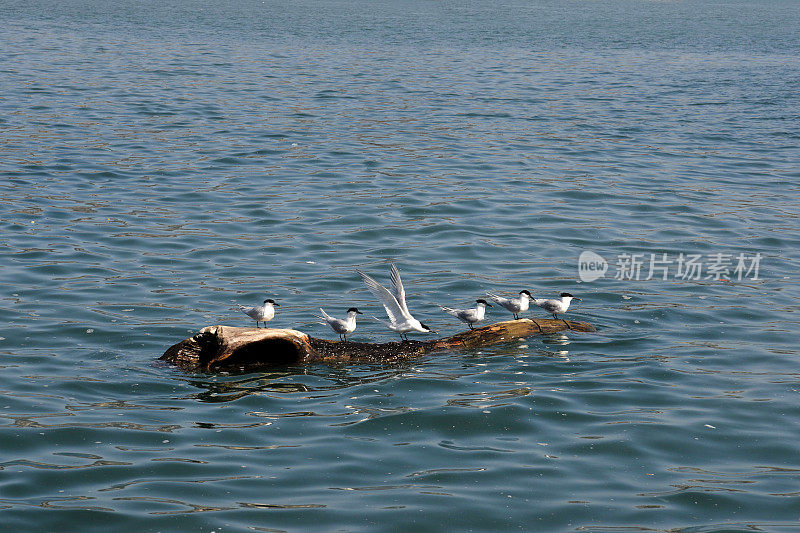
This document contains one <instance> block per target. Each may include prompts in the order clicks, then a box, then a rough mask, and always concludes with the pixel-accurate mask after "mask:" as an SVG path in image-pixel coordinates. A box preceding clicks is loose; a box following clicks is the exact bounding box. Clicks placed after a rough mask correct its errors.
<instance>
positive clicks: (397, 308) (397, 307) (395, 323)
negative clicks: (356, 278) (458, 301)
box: [356, 265, 435, 340]
mask: <svg viewBox="0 0 800 533" xmlns="http://www.w3.org/2000/svg"><path fill="white" fill-rule="evenodd" d="M356 272H358V273H359V274H360V275H361V278H362V279H363V280H364V283H366V285H367V288H368V289H369V290H370V292H372V294H374V295H375V297H376V298H377V299H378V300H380V301H381V303H382V304H383V307H384V309H386V314H387V315H388V316H389V322H384V321H383V320H380V319H378V318H375V317H372V318H375V320H377V321H378V322H381V323H383V324H385V325H386V327H388V328H389V329H391V330H392V331H396V332H397V333H399V334H400V338H401V339H403V340H408V337H407V336H406V334H407V333H409V332H411V331H417V332H419V333H435V331H433V330H432V329H431V328H429V327H428V326H426V325H425V324H423V323H422V322H420V321H419V320H417V319H416V318H414V317H413V316H411V313H410V312H409V311H408V306H407V305H406V291H405V289H404V288H403V282H402V281H401V280H400V273H399V272H398V271H397V268H396V267H395V266H394V265H392V268H391V277H392V288H393V289H394V294H392V293H391V292H389V290H388V289H386V287H384V286H383V285H381V284H380V283H378V282H377V281H375V280H374V279H372V278H371V277H369V276H368V275H366V274H364V273H363V272H361V271H360V270H358V269H356Z"/></svg>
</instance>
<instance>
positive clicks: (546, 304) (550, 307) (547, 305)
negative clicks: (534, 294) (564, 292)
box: [533, 298, 558, 313]
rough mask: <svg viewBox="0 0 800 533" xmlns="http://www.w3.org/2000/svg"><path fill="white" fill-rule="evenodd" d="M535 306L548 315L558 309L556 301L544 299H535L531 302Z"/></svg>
mask: <svg viewBox="0 0 800 533" xmlns="http://www.w3.org/2000/svg"><path fill="white" fill-rule="evenodd" d="M533 303H535V304H536V305H538V306H539V307H541V308H542V309H544V310H545V311H548V312H550V313H552V312H554V311H556V310H557V309H558V302H557V301H556V300H545V299H544V298H537V299H536V300H534V301H533Z"/></svg>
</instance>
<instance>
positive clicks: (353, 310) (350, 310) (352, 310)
mask: <svg viewBox="0 0 800 533" xmlns="http://www.w3.org/2000/svg"><path fill="white" fill-rule="evenodd" d="M347 312H348V313H358V314H359V315H363V314H364V313H362V312H361V311H359V310H358V309H356V308H355V307H351V308H350V309H348V310H347Z"/></svg>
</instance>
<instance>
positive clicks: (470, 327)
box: [467, 324, 475, 329]
mask: <svg viewBox="0 0 800 533" xmlns="http://www.w3.org/2000/svg"><path fill="white" fill-rule="evenodd" d="M467 325H468V326H469V329H475V328H473V327H472V324H467Z"/></svg>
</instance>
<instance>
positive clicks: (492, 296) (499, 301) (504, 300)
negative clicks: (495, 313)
mask: <svg viewBox="0 0 800 533" xmlns="http://www.w3.org/2000/svg"><path fill="white" fill-rule="evenodd" d="M486 296H488V297H489V299H490V300H491V301H493V302H494V303H496V304H499V305H502V306H503V307H505V306H506V305H507V304H508V303H509V302H510V300H509V299H508V298H503V297H502V296H497V295H496V294H492V293H491V292H487V293H486Z"/></svg>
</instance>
